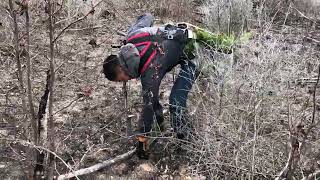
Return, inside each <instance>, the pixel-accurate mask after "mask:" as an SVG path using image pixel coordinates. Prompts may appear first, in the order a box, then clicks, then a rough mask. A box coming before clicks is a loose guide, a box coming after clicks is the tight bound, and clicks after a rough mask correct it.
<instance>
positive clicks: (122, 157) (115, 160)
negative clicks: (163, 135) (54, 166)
mask: <svg viewBox="0 0 320 180" xmlns="http://www.w3.org/2000/svg"><path fill="white" fill-rule="evenodd" d="M135 152H136V149H133V150H131V151H129V152H127V153H124V154H121V155H119V156H117V157H115V158H113V159H109V160H105V161H103V162H101V163H98V164H95V165H93V166H90V167H87V168H84V169H79V170H77V171H75V172H71V173H68V174H64V175H60V176H58V180H63V179H69V178H72V177H75V176H81V175H85V174H90V173H93V172H95V171H98V170H100V169H102V168H105V167H107V166H110V165H112V164H115V163H118V162H120V161H123V160H125V159H127V158H129V157H131V156H132V155H133V154H134V153H135Z"/></svg>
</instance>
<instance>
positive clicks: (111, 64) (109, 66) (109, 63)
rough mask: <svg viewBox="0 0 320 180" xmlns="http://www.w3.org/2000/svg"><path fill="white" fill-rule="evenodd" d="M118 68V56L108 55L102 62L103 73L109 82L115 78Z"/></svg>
mask: <svg viewBox="0 0 320 180" xmlns="http://www.w3.org/2000/svg"><path fill="white" fill-rule="evenodd" d="M118 67H120V63H119V59H118V56H116V55H110V56H108V57H107V58H106V59H105V60H104V62H103V73H104V76H105V77H106V78H107V79H108V80H109V81H115V80H116V78H117V71H118Z"/></svg>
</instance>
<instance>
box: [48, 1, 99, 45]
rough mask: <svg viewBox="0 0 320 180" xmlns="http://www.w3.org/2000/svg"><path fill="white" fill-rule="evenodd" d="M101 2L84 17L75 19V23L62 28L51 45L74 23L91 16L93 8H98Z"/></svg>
mask: <svg viewBox="0 0 320 180" xmlns="http://www.w3.org/2000/svg"><path fill="white" fill-rule="evenodd" d="M103 1H104V0H101V1H99V2H98V3H97V4H96V5H94V6H92V8H91V10H90V11H89V12H88V13H87V14H86V15H84V16H82V17H81V18H79V19H76V20H75V21H73V22H71V23H70V24H68V25H67V26H66V27H64V28H63V29H62V30H61V31H60V32H59V33H58V35H57V36H56V37H55V38H54V40H53V43H55V42H56V41H57V40H58V39H59V37H60V36H61V35H62V34H63V33H64V32H65V31H66V30H67V29H69V28H70V27H71V26H72V25H74V24H76V23H78V22H80V21H82V20H84V19H85V18H87V17H88V16H89V15H90V14H93V13H94V11H95V10H94V8H95V7H97V6H98V5H99V4H100V3H102V2H103Z"/></svg>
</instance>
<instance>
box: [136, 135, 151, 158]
mask: <svg viewBox="0 0 320 180" xmlns="http://www.w3.org/2000/svg"><path fill="white" fill-rule="evenodd" d="M147 147H148V139H147V138H146V137H145V136H138V144H137V156H138V158H139V159H149V153H148V152H147Z"/></svg>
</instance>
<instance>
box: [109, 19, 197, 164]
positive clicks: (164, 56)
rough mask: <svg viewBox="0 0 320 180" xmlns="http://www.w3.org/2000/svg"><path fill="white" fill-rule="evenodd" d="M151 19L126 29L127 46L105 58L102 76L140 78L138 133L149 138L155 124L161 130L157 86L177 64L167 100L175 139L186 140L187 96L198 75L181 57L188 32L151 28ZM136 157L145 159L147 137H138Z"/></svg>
mask: <svg viewBox="0 0 320 180" xmlns="http://www.w3.org/2000/svg"><path fill="white" fill-rule="evenodd" d="M153 22H154V17H153V16H152V15H151V14H148V13H147V14H144V15H142V16H140V17H138V19H137V22H136V23H135V24H134V25H133V26H132V27H131V28H130V29H129V31H128V34H127V37H126V45H124V46H122V47H121V49H120V52H119V54H118V55H110V56H108V57H107V58H106V59H105V61H104V64H103V72H104V74H105V77H106V78H107V79H108V80H111V81H128V80H130V79H133V78H140V79H141V83H142V90H143V102H144V107H143V111H142V115H141V120H140V122H141V123H140V124H141V125H140V128H139V131H140V133H141V134H143V135H146V136H147V135H148V134H147V133H148V132H150V130H151V129H152V126H153V124H154V122H155V121H156V122H157V123H158V124H159V126H160V127H161V125H162V122H163V112H162V106H161V104H160V103H159V86H160V84H161V80H162V79H163V77H164V76H165V74H166V73H167V72H169V71H170V70H171V69H172V68H174V67H175V66H177V65H180V67H181V70H180V72H179V75H178V78H177V79H176V81H175V82H174V85H173V87H172V90H171V94H170V98H169V104H170V107H169V110H170V117H171V123H172V126H173V128H174V131H175V132H176V133H177V138H179V139H183V138H185V137H186V134H187V131H186V128H185V126H186V120H185V118H184V115H185V113H186V102H187V98H188V93H189V91H190V90H191V88H192V85H193V83H194V81H195V80H196V78H197V76H198V74H199V73H198V72H197V69H196V65H195V63H194V62H192V61H191V60H190V58H188V57H186V56H185V55H184V48H185V47H186V44H187V43H188V42H190V40H191V39H189V38H188V35H189V37H190V35H191V34H190V33H192V31H188V30H187V29H186V28H185V27H176V26H173V25H167V26H161V27H152V25H153ZM138 140H139V142H138V153H137V154H138V157H140V158H144V159H146V158H148V156H147V153H146V152H145V149H144V148H143V144H144V142H145V141H146V138H144V137H141V136H140V137H139V138H138Z"/></svg>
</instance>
